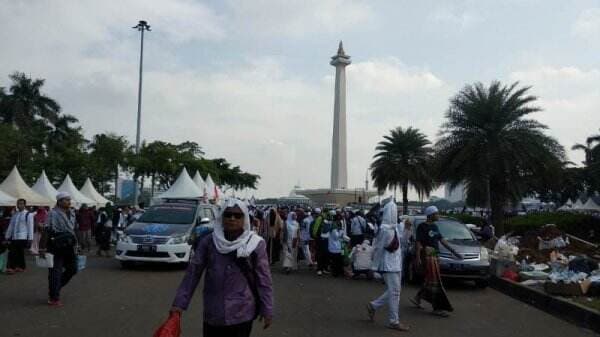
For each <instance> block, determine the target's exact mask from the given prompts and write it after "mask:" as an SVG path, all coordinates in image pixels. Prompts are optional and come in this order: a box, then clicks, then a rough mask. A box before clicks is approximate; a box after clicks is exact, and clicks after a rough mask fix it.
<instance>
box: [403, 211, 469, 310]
mask: <svg viewBox="0 0 600 337" xmlns="http://www.w3.org/2000/svg"><path fill="white" fill-rule="evenodd" d="M425 215H426V216H427V221H426V222H423V223H421V224H420V225H419V227H417V242H416V243H417V250H416V252H415V255H416V256H415V263H416V265H417V267H418V268H421V269H422V270H423V273H424V275H425V280H424V281H423V286H422V287H421V290H419V292H418V293H417V295H416V296H415V298H414V299H411V302H412V303H413V304H414V305H415V306H416V307H418V308H419V309H422V307H421V300H422V299H423V300H425V301H427V302H429V303H431V306H432V307H433V312H432V313H433V314H434V315H437V316H441V317H448V311H453V310H454V309H453V308H452V305H451V304H450V301H449V300H448V296H447V295H446V290H445V289H444V285H443V284H442V278H441V274H440V264H439V261H438V248H439V245H440V244H441V245H443V246H444V247H446V249H448V250H449V251H450V252H451V253H452V254H453V255H454V256H456V258H457V259H459V260H462V256H461V255H460V254H459V253H458V252H457V251H456V250H455V249H454V248H452V246H450V244H449V243H448V241H446V239H444V238H443V237H442V235H441V234H440V230H439V228H438V226H437V225H436V224H435V222H436V221H437V220H439V216H438V209H437V207H435V206H429V207H427V208H426V209H425Z"/></svg>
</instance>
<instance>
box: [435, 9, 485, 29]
mask: <svg viewBox="0 0 600 337" xmlns="http://www.w3.org/2000/svg"><path fill="white" fill-rule="evenodd" d="M428 20H429V21H431V22H432V23H434V24H443V25H449V26H452V27H455V28H458V29H460V30H464V29H467V28H470V27H472V26H474V25H476V24H478V23H481V22H483V18H482V17H481V16H480V15H476V14H475V13H472V12H468V11H463V10H459V9H457V8H449V7H440V8H437V9H436V10H434V11H433V12H431V14H430V15H429V16H428Z"/></svg>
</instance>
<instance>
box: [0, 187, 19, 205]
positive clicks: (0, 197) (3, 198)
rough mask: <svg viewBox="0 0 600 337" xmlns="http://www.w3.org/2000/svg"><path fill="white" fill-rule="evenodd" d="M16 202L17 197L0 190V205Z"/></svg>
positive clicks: (14, 203)
mask: <svg viewBox="0 0 600 337" xmlns="http://www.w3.org/2000/svg"><path fill="white" fill-rule="evenodd" d="M16 204H17V198H15V197H13V196H10V195H8V194H6V193H4V192H2V191H0V206H14V205H16Z"/></svg>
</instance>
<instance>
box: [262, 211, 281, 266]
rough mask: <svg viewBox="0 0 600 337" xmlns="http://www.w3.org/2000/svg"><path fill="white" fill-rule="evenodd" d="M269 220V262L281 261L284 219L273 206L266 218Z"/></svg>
mask: <svg viewBox="0 0 600 337" xmlns="http://www.w3.org/2000/svg"><path fill="white" fill-rule="evenodd" d="M266 222H267V254H268V255H269V263H270V264H274V263H277V262H279V254H280V252H281V234H282V230H283V220H282V219H281V217H280V216H279V213H278V212H277V209H275V208H271V210H270V211H269V215H267V218H266Z"/></svg>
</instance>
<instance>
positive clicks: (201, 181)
mask: <svg viewBox="0 0 600 337" xmlns="http://www.w3.org/2000/svg"><path fill="white" fill-rule="evenodd" d="M194 182H195V183H196V185H197V186H198V188H199V189H200V191H202V194H204V193H205V192H206V183H205V182H204V179H202V175H200V172H199V171H196V174H195V175H194Z"/></svg>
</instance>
